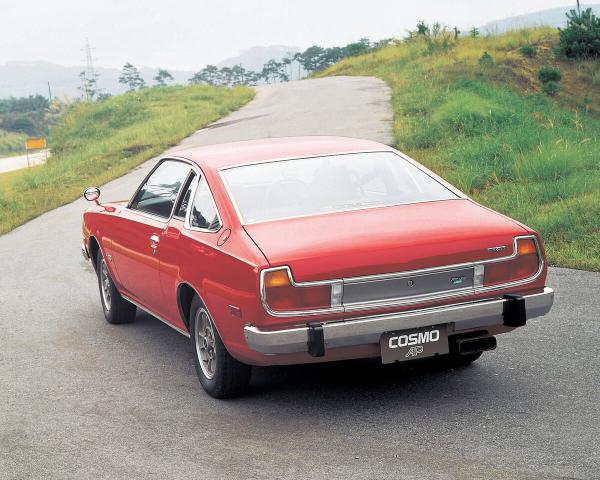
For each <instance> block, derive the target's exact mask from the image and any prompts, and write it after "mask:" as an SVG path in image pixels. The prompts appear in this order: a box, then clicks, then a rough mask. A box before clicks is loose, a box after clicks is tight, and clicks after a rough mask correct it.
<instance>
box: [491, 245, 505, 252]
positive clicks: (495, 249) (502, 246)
mask: <svg viewBox="0 0 600 480" xmlns="http://www.w3.org/2000/svg"><path fill="white" fill-rule="evenodd" d="M502 250H506V245H500V246H498V247H490V248H488V252H501V251H502Z"/></svg>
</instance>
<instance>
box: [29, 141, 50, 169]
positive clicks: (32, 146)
mask: <svg viewBox="0 0 600 480" xmlns="http://www.w3.org/2000/svg"><path fill="white" fill-rule="evenodd" d="M44 148H46V138H45V137H33V138H28V139H27V140H25V151H26V152H27V168H29V167H31V165H30V163H29V152H30V151H31V150H42V149H44Z"/></svg>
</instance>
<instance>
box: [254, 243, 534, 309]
mask: <svg viewBox="0 0 600 480" xmlns="http://www.w3.org/2000/svg"><path fill="white" fill-rule="evenodd" d="M521 239H523V240H524V239H532V240H533V241H534V243H535V247H536V250H537V255H538V259H539V268H538V270H537V272H536V273H535V274H534V275H533V276H531V277H529V278H524V279H522V280H515V281H513V282H507V283H502V284H498V285H491V286H488V287H484V286H474V287H473V288H471V287H469V288H465V289H460V290H451V291H446V292H438V293H436V294H433V295H419V296H412V297H402V298H392V299H388V300H385V301H372V302H360V303H349V304H342V305H340V306H339V307H332V308H328V309H320V310H306V311H293V312H278V311H274V310H272V309H271V308H269V305H268V303H267V300H266V294H265V287H264V273H263V272H269V271H272V270H281V269H285V270H287V273H288V277H289V278H290V283H291V284H292V285H293V286H294V287H310V286H315V285H331V284H338V283H340V282H341V284H342V286H343V285H346V284H356V283H364V282H372V281H380V280H387V279H395V278H403V277H413V276H419V275H425V274H429V273H432V272H439V271H453V270H458V269H461V268H468V267H473V268H476V267H477V266H483V267H484V268H485V265H486V264H489V263H497V262H503V261H507V260H511V259H513V258H515V257H516V256H517V242H518V241H519V240H521ZM543 269H544V258H543V255H542V251H541V248H540V245H539V243H538V240H537V237H536V236H535V235H517V236H516V237H514V238H513V252H512V253H511V254H510V255H507V256H505V257H499V258H492V259H489V260H479V261H474V262H467V263H459V264H454V265H445V266H440V267H431V268H424V269H420V270H408V271H404V272H393V273H383V274H378V275H367V276H362V277H350V278H341V279H335V280H324V281H316V282H301V283H297V282H295V281H294V279H293V277H292V271H291V269H290V267H289V266H287V265H282V266H280V267H272V268H267V269H264V270H262V271H261V275H260V298H261V302H262V304H263V307H264V308H265V311H266V312H267V313H268V314H269V315H272V316H274V317H293V316H311V315H322V314H328V313H339V312H353V311H357V310H373V309H378V308H390V307H400V306H406V305H414V304H415V303H425V302H430V301H439V300H445V299H450V298H458V297H463V296H466V295H475V294H479V293H485V292H494V291H497V290H501V289H504V288H510V287H517V286H520V285H524V284H527V283H530V282H533V281H534V280H536V279H537V278H538V277H539V276H540V275H541V273H542V271H543ZM342 288H343V287H342Z"/></svg>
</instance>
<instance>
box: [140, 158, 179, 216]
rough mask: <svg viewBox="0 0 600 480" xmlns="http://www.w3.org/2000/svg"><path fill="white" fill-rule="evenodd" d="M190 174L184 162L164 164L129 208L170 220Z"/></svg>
mask: <svg viewBox="0 0 600 480" xmlns="http://www.w3.org/2000/svg"><path fill="white" fill-rule="evenodd" d="M189 172H190V167H189V165H187V164H185V163H183V162H175V161H165V162H162V163H161V164H160V165H159V166H158V167H157V168H156V170H154V172H152V175H150V177H148V179H147V180H146V182H145V183H144V185H142V187H141V188H140V189H139V191H138V193H137V194H136V196H135V198H134V199H133V201H132V202H131V205H129V208H131V209H134V210H139V211H142V212H145V213H150V214H152V215H156V216H158V217H163V218H169V217H170V216H171V212H172V210H173V206H174V205H175V201H176V199H177V194H178V193H179V189H180V188H181V186H182V185H183V183H184V182H185V180H186V179H187V176H188V174H189Z"/></svg>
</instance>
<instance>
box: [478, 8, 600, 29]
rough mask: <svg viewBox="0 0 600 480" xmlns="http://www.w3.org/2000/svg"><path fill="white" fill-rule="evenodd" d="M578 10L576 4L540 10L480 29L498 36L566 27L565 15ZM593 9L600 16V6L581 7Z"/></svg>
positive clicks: (505, 19) (489, 24)
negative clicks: (524, 30) (512, 31)
mask: <svg viewBox="0 0 600 480" xmlns="http://www.w3.org/2000/svg"><path fill="white" fill-rule="evenodd" d="M574 8H576V6H575V2H573V4H571V5H566V6H564V7H558V8H550V9H548V10H540V11H539V12H533V13H528V14H525V15H518V16H516V17H508V18H504V19H502V20H496V21H493V22H489V23H486V24H485V25H482V26H481V27H479V31H480V32H481V33H483V34H491V35H497V34H500V33H504V32H507V31H509V30H517V29H520V28H528V27H540V26H542V25H544V26H549V27H556V28H558V27H564V26H565V24H566V23H567V17H566V16H565V13H566V12H568V11H569V10H571V9H574ZM586 8H591V9H592V10H593V11H594V13H596V14H600V4H598V3H596V4H590V5H587V4H586V5H583V4H582V5H581V9H582V10H584V9H586Z"/></svg>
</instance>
